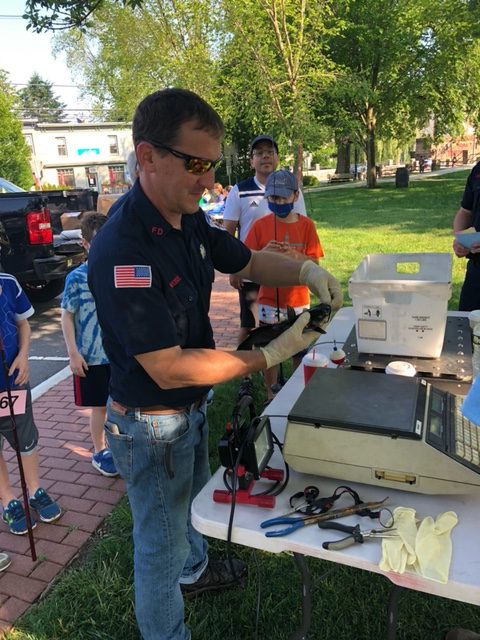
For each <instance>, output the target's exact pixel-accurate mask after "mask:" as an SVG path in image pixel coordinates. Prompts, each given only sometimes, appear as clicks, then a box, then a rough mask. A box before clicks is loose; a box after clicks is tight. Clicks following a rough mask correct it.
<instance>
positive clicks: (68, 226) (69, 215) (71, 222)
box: [60, 211, 83, 231]
mask: <svg viewBox="0 0 480 640" xmlns="http://www.w3.org/2000/svg"><path fill="white" fill-rule="evenodd" d="M82 214H83V211H65V213H62V215H61V216H60V222H61V223H62V229H63V230H64V231H71V230H72V229H80V224H81V221H82Z"/></svg>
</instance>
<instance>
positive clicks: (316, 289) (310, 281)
mask: <svg viewBox="0 0 480 640" xmlns="http://www.w3.org/2000/svg"><path fill="white" fill-rule="evenodd" d="M299 283H300V284H303V285H304V286H306V287H308V288H309V289H310V291H311V292H312V293H314V294H315V295H316V296H317V298H318V299H319V300H320V302H325V303H327V304H329V305H330V306H331V307H332V311H338V309H340V307H341V306H342V305H343V293H342V287H341V285H340V283H339V282H338V280H337V279H336V278H334V277H333V276H332V274H331V273H329V272H328V271H326V270H325V269H322V267H319V266H318V264H315V262H312V260H305V262H304V263H303V264H302V268H301V269H300V275H299Z"/></svg>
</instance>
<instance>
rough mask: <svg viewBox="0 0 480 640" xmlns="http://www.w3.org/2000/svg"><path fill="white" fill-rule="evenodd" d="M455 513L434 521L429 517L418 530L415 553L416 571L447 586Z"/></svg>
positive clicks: (455, 522)
mask: <svg viewBox="0 0 480 640" xmlns="http://www.w3.org/2000/svg"><path fill="white" fill-rule="evenodd" d="M457 522H458V517H457V514H456V513H455V512H454V511H446V512H445V513H441V514H440V515H439V516H438V518H437V519H436V520H435V521H434V520H433V518H431V517H430V516H428V517H427V518H424V519H423V520H422V522H421V524H420V526H419V528H418V534H417V540H416V542H415V551H416V553H417V566H416V569H417V571H418V573H420V574H421V575H422V576H424V577H425V578H429V579H430V580H435V581H436V582H441V583H442V584H446V583H447V582H448V573H449V571H450V561H451V559H452V539H451V531H452V529H453V527H454V526H455V525H456V524H457Z"/></svg>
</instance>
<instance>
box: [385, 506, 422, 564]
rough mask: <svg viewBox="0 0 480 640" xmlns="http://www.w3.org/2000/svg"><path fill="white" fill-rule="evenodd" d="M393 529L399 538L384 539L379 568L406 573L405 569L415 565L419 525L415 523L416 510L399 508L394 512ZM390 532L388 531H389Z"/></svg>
mask: <svg viewBox="0 0 480 640" xmlns="http://www.w3.org/2000/svg"><path fill="white" fill-rule="evenodd" d="M393 528H394V529H395V530H396V531H395V532H396V533H397V534H398V536H395V537H393V538H383V540H382V559H381V560H380V563H379V567H380V569H382V571H395V572H396V573H404V571H405V569H407V568H412V567H413V565H414V564H415V560H416V554H415V539H416V537H417V525H416V523H415V509H410V508H409V507H397V508H396V509H394V511H393ZM387 531H388V529H387Z"/></svg>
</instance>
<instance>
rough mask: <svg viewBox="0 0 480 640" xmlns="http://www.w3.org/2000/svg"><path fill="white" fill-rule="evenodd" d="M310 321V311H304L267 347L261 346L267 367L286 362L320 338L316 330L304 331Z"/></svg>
mask: <svg viewBox="0 0 480 640" xmlns="http://www.w3.org/2000/svg"><path fill="white" fill-rule="evenodd" d="M309 321H310V314H309V313H308V311H304V312H303V313H302V314H301V315H299V316H298V318H297V320H295V322H294V323H293V324H292V326H291V327H289V328H288V329H287V330H286V331H284V332H283V333H281V334H280V335H279V336H278V338H275V340H272V341H271V342H270V343H269V344H267V346H266V347H260V351H261V352H262V353H263V355H264V356H265V360H266V361H267V367H266V368H267V369H270V367H274V366H275V365H276V364H280V363H281V362H285V360H288V358H290V357H291V356H293V355H295V354H296V353H298V352H299V351H303V350H304V349H306V348H307V347H309V346H310V345H311V344H312V342H313V341H314V340H315V339H316V338H318V333H317V332H316V331H306V332H305V333H303V330H304V329H305V327H306V326H307V324H308V323H309Z"/></svg>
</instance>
